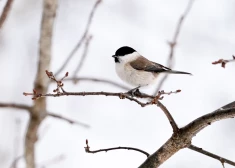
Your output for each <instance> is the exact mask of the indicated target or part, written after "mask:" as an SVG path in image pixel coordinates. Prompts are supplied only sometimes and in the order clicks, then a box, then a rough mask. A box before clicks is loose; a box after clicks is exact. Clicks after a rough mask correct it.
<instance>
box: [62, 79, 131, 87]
mask: <svg viewBox="0 0 235 168" xmlns="http://www.w3.org/2000/svg"><path fill="white" fill-rule="evenodd" d="M64 81H76V82H83V81H84V82H86V81H88V82H90V81H92V82H99V83H106V84H110V85H113V86H115V87H119V88H122V89H124V90H130V88H128V87H126V86H124V85H121V84H119V83H116V82H113V81H111V80H107V79H100V78H95V77H72V78H66V79H65V80H64Z"/></svg>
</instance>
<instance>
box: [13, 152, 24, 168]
mask: <svg viewBox="0 0 235 168" xmlns="http://www.w3.org/2000/svg"><path fill="white" fill-rule="evenodd" d="M23 157H24V155H21V156H18V157H16V158H15V159H14V160H13V162H12V163H11V165H10V168H16V167H17V163H18V162H19V160H20V159H22V158H23Z"/></svg>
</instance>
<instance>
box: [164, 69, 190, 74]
mask: <svg viewBox="0 0 235 168" xmlns="http://www.w3.org/2000/svg"><path fill="white" fill-rule="evenodd" d="M165 72H166V73H171V74H187V75H192V74H191V73H188V72H182V71H174V70H169V71H165Z"/></svg>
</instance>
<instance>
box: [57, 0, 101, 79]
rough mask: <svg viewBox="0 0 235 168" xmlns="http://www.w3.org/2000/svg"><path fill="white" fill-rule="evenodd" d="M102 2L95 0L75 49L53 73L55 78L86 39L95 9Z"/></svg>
mask: <svg viewBox="0 0 235 168" xmlns="http://www.w3.org/2000/svg"><path fill="white" fill-rule="evenodd" d="M101 2H102V0H97V1H96V2H95V4H94V6H93V8H92V10H91V13H90V15H89V18H88V21H87V25H86V28H85V32H84V33H83V35H82V37H81V39H80V40H79V41H78V43H77V44H76V45H75V47H74V48H73V50H72V51H71V52H70V54H69V55H68V57H67V59H66V60H65V62H64V63H63V65H62V66H61V67H60V68H59V70H58V71H57V72H56V73H55V76H57V75H58V74H59V73H60V72H62V71H63V70H64V68H65V67H66V65H67V64H68V63H69V61H70V60H71V59H72V57H73V56H74V55H75V53H76V52H77V50H78V49H79V48H80V47H81V45H82V43H83V41H84V40H85V38H86V37H87V34H88V32H89V29H90V26H91V23H92V20H93V17H94V14H95V11H96V9H97V7H98V6H99V4H100V3H101Z"/></svg>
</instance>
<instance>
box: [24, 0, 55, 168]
mask: <svg viewBox="0 0 235 168" xmlns="http://www.w3.org/2000/svg"><path fill="white" fill-rule="evenodd" d="M57 3H58V2H57V0H44V1H43V14H42V20H41V30H40V41H39V48H38V50H39V59H38V69H37V74H36V77H35V83H34V88H35V89H36V90H37V91H39V92H41V93H46V92H47V89H48V84H49V79H48V78H47V77H45V71H44V70H45V69H49V67H50V60H51V50H52V47H51V46H52V36H53V26H54V18H55V16H56V10H57ZM46 115H47V114H46V100H45V99H39V100H37V101H34V104H33V106H32V110H31V115H30V120H29V124H28V128H27V131H26V137H25V161H26V168H35V167H36V166H35V143H36V141H37V139H38V136H37V134H38V128H39V126H40V124H41V122H42V121H43V120H44V118H45V117H46Z"/></svg>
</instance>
